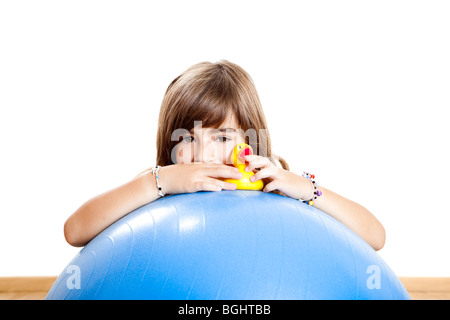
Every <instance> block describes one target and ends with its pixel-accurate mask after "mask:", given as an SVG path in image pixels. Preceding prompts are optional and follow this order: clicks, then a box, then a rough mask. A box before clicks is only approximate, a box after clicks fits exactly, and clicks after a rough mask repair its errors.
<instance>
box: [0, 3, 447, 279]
mask: <svg viewBox="0 0 450 320" xmlns="http://www.w3.org/2000/svg"><path fill="white" fill-rule="evenodd" d="M449 17H450V5H449V3H448V2H447V1H304V2H303V1H242V0H239V1H2V2H0V46H1V48H0V106H1V111H0V139H1V140H0V141H1V158H0V197H1V200H0V215H1V216H0V276H28V275H30V276H36V275H58V274H59V273H60V272H62V271H63V269H64V267H65V266H66V265H67V264H68V262H69V261H70V260H71V259H72V258H73V256H74V255H75V254H76V253H77V252H78V251H79V249H78V248H72V247H70V246H69V245H68V244H67V243H66V242H65V240H64V236H63V224H64V221H65V220H66V219H67V217H68V216H69V215H70V214H72V213H73V212H74V211H75V210H76V209H77V208H78V207H79V206H80V205H81V204H82V203H84V202H85V201H87V200H88V199H90V198H92V197H93V196H95V195H97V194H99V193H102V192H104V191H106V190H109V189H111V188H114V187H116V186H118V185H120V184H122V183H125V182H127V181H129V180H130V179H131V178H133V177H134V176H135V175H136V174H138V173H139V172H140V171H142V170H144V169H146V168H148V167H150V166H153V165H154V164H155V157H156V151H155V145H156V124H157V117H158V112H159V107H160V104H161V101H162V98H163V95H164V92H165V90H166V88H167V86H168V85H169V83H170V82H171V81H172V80H173V79H174V78H175V77H176V76H178V75H179V74H180V73H181V72H183V71H184V70H185V69H186V68H188V67H189V66H191V65H193V64H195V63H198V62H200V61H212V62H214V61H217V60H220V59H227V60H230V61H232V62H235V63H237V64H239V65H241V66H242V67H243V68H244V69H245V70H247V71H248V72H249V73H250V75H251V76H252V78H253V80H254V82H255V84H256V87H257V89H258V92H259V94H260V97H261V100H262V104H263V108H264V110H265V113H266V117H267V119H268V124H269V130H270V133H271V135H272V140H273V149H274V150H273V151H274V152H275V153H277V154H279V155H281V156H283V157H284V158H285V159H286V160H287V161H288V163H289V164H290V166H291V170H292V171H294V172H297V173H299V174H301V173H302V172H303V171H304V170H305V171H310V172H314V173H315V174H316V175H317V177H318V178H317V180H318V182H319V183H320V184H322V185H323V186H325V187H327V188H329V189H331V190H333V191H335V192H337V193H340V194H342V195H343V196H345V197H347V198H350V199H352V200H354V201H356V202H358V203H360V204H362V205H363V206H365V207H367V208H368V209H369V210H370V211H371V212H373V213H374V214H375V216H377V217H378V218H379V220H380V221H381V222H382V223H383V225H384V226H385V228H386V231H387V241H386V245H385V248H384V249H382V250H381V251H380V252H379V254H380V255H381V256H382V257H383V259H384V260H385V261H386V262H387V263H388V264H389V265H390V266H391V268H392V269H393V270H394V272H395V273H396V274H397V275H399V276H450V254H449V249H448V245H449V242H450V232H449V231H448V229H449V225H450V215H449V213H450V212H449V211H450V210H449V206H448V200H447V199H448V192H449V188H448V181H449V179H450V170H449V166H448V163H449V162H450V156H449V155H450V153H449V151H448V138H449V136H450V129H449V126H448V119H449V113H448V110H446V109H448V108H449V106H450V91H449V89H450V59H449V57H450V19H449Z"/></svg>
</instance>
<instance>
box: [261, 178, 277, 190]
mask: <svg viewBox="0 0 450 320" xmlns="http://www.w3.org/2000/svg"><path fill="white" fill-rule="evenodd" d="M278 181H279V180H273V181H272V182H270V183H268V184H266V186H265V187H264V189H263V191H264V192H271V191H273V190H276V189H278V188H279V185H278V184H279V183H278Z"/></svg>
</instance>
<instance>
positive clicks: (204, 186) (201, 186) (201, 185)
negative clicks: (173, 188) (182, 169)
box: [194, 181, 222, 191]
mask: <svg viewBox="0 0 450 320" xmlns="http://www.w3.org/2000/svg"><path fill="white" fill-rule="evenodd" d="M194 187H195V191H220V190H222V187H221V186H219V185H218V184H217V183H213V182H211V181H197V182H194Z"/></svg>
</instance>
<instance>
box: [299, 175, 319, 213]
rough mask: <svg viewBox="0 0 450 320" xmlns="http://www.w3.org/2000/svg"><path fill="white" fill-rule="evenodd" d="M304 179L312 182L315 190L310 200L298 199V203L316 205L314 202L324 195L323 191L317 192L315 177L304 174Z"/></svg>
mask: <svg viewBox="0 0 450 320" xmlns="http://www.w3.org/2000/svg"><path fill="white" fill-rule="evenodd" d="M302 177H304V178H306V179H308V180H309V182H311V185H312V187H313V189H312V191H311V193H310V195H309V196H308V198H309V200H303V199H298V201H302V202H303V203H307V204H308V205H310V206H312V205H313V204H314V200H315V199H317V197H320V196H321V195H322V191H320V190H317V182H316V181H315V180H314V179H315V178H316V176H315V175H313V174H310V173H308V172H303V174H302Z"/></svg>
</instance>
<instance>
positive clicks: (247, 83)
mask: <svg viewBox="0 0 450 320" xmlns="http://www.w3.org/2000/svg"><path fill="white" fill-rule="evenodd" d="M231 113H233V114H234V116H235V117H236V119H237V122H238V123H239V125H240V128H241V129H242V130H243V131H244V132H245V133H246V136H245V140H246V143H248V144H249V145H251V147H252V149H253V151H254V152H255V154H257V155H261V156H265V157H267V158H269V159H270V161H272V163H274V164H275V165H276V162H275V160H278V161H279V163H280V164H281V166H282V167H283V168H284V169H286V170H289V166H288V164H287V162H286V161H285V160H284V159H282V158H281V157H279V156H275V155H273V154H272V149H271V141H270V135H269V131H268V127H267V122H266V118H265V116H264V112H263V109H262V106H261V102H260V99H259V96H258V93H257V92H256V88H255V85H254V83H253V80H252V79H251V78H250V75H249V74H248V73H247V72H246V71H245V70H244V69H242V68H241V67H240V66H238V65H236V64H234V63H231V62H229V61H226V60H221V61H219V62H217V63H210V62H201V63H198V64H196V65H194V66H192V67H190V68H189V69H187V70H186V71H185V72H183V73H182V74H181V75H180V76H178V77H177V78H175V79H174V80H173V81H172V83H171V84H170V85H169V87H168V88H167V90H166V93H165V95H164V98H163V101H162V104H161V109H160V113H159V120H158V131H157V136H156V148H157V154H156V163H157V164H158V165H161V166H166V165H171V164H173V163H174V160H173V157H172V150H173V149H174V147H175V146H176V144H177V143H178V142H179V140H176V139H173V137H172V133H173V132H174V131H175V130H177V129H180V128H183V129H187V130H188V131H190V130H191V129H192V128H194V121H202V122H201V123H202V126H203V127H211V128H218V127H219V126H220V124H222V123H223V122H224V121H225V120H226V119H227V117H228V116H229V115H230V114H231ZM249 129H250V130H249ZM247 133H248V135H247ZM255 134H256V137H255V136H254V135H255ZM173 140H175V141H173Z"/></svg>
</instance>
